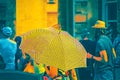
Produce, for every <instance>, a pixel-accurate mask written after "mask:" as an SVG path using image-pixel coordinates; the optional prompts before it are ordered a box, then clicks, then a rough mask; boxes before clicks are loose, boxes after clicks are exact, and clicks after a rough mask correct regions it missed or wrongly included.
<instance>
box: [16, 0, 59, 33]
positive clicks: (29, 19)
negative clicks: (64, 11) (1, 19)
mask: <svg viewBox="0 0 120 80" xmlns="http://www.w3.org/2000/svg"><path fill="white" fill-rule="evenodd" d="M57 8H58V1H57V0H54V3H53V4H49V0H16V35H21V34H23V33H25V32H27V31H30V30H33V29H36V28H45V27H48V26H52V25H54V24H57V23H58V21H57V18H58V9H57Z"/></svg>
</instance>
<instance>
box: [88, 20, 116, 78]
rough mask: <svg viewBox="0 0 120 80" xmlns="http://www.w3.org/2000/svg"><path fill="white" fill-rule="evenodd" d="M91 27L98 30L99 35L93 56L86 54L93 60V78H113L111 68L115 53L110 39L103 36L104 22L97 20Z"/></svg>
mask: <svg viewBox="0 0 120 80" xmlns="http://www.w3.org/2000/svg"><path fill="white" fill-rule="evenodd" d="M93 28H95V29H99V30H100V37H99V39H98V41H97V45H96V52H95V56H93V55H92V54H90V53H88V54H87V58H89V59H93V60H95V64H94V71H95V73H94V74H95V75H94V80H114V79H113V78H114V77H113V69H114V59H115V57H116V54H115V52H114V49H113V46H112V42H111V40H110V39H109V38H108V37H107V36H105V28H106V26H105V22H104V21H101V20H98V21H97V22H96V24H95V25H94V26H93Z"/></svg>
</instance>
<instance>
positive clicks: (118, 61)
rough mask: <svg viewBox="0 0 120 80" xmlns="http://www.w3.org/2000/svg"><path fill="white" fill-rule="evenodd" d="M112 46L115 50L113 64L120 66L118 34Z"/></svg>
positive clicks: (119, 37)
mask: <svg viewBox="0 0 120 80" xmlns="http://www.w3.org/2000/svg"><path fill="white" fill-rule="evenodd" d="M113 47H114V49H115V51H116V59H115V66H118V67H120V34H118V36H117V37H116V38H115V40H114V42H113Z"/></svg>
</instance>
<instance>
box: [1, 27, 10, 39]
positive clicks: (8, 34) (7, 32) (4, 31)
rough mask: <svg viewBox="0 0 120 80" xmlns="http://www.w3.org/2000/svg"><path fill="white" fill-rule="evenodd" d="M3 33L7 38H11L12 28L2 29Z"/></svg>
mask: <svg viewBox="0 0 120 80" xmlns="http://www.w3.org/2000/svg"><path fill="white" fill-rule="evenodd" d="M2 33H3V34H4V35H5V36H7V37H10V36H11V35H12V29H11V28H10V27H3V28H2Z"/></svg>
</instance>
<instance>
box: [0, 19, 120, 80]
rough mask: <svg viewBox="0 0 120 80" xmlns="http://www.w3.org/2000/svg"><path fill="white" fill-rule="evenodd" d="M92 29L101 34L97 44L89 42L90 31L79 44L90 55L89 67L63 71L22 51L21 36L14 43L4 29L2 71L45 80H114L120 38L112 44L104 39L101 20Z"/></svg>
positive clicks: (1, 36) (0, 55)
mask: <svg viewBox="0 0 120 80" xmlns="http://www.w3.org/2000/svg"><path fill="white" fill-rule="evenodd" d="M58 28H60V27H58ZM93 28H94V29H98V30H99V36H98V40H97V41H93V40H90V39H89V38H88V35H89V34H90V33H89V32H87V31H86V32H85V33H84V35H82V40H80V43H81V44H82V45H83V46H84V48H85V49H86V51H87V53H86V54H87V56H86V59H87V67H86V68H77V69H71V70H68V71H63V70H61V69H58V68H55V67H54V66H48V65H45V64H41V63H36V62H35V61H34V59H33V58H32V57H31V56H30V55H29V53H26V52H23V51H22V49H21V48H20V45H21V44H22V38H21V36H16V37H15V38H14V39H13V40H12V39H10V37H11V35H12V29H11V28H10V27H3V28H2V29H1V33H0V69H1V70H16V71H23V72H28V73H32V74H40V76H42V80H59V79H61V80H114V67H115V66H118V67H120V54H119V53H120V34H119V33H118V36H117V37H116V39H115V40H114V41H113V42H112V41H111V40H110V39H109V38H108V37H107V36H106V35H105V30H106V26H105V22H104V21H101V20H98V21H97V22H96V24H95V25H94V26H93Z"/></svg>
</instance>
